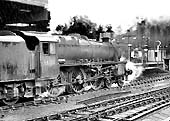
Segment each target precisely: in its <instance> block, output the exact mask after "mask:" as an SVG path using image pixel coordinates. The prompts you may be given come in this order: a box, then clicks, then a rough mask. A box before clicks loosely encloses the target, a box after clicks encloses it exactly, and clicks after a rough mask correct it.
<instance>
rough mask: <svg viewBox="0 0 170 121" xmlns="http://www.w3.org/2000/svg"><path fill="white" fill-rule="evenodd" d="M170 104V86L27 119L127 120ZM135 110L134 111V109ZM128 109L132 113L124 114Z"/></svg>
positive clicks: (58, 120)
mask: <svg viewBox="0 0 170 121" xmlns="http://www.w3.org/2000/svg"><path fill="white" fill-rule="evenodd" d="M169 104H170V87H168V88H163V89H159V90H155V91H151V92H146V93H141V94H136V95H132V96H127V97H122V98H117V99H110V100H107V101H102V102H98V103H95V104H91V105H87V106H84V107H81V108H77V109H73V110H68V111H64V112H59V113H57V114H53V115H49V116H44V117H37V118H34V119H28V120H26V121H52V120H54V121H106V120H107V121H109V120H110V121H126V120H130V121H131V120H134V119H135V118H139V117H140V116H142V115H146V112H147V113H148V112H149V111H150V110H152V111H153V110H154V108H158V107H159V108H160V106H165V105H169ZM132 110H133V111H132ZM127 111H132V112H133V113H132V112H131V114H130V113H129V114H126V115H122V114H123V113H126V112H127Z"/></svg>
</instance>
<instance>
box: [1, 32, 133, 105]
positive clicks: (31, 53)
mask: <svg viewBox="0 0 170 121" xmlns="http://www.w3.org/2000/svg"><path fill="white" fill-rule="evenodd" d="M119 58H120V52H119V51H118V48H117V47H116V45H114V44H111V43H109V42H96V41H89V39H87V38H86V37H83V36H80V35H79V36H74V35H70V36H61V35H48V34H45V33H34V32H20V31H13V32H12V31H7V30H6V31H5V30H4V31H0V100H2V101H3V102H4V103H5V104H7V105H12V104H14V103H16V102H17V101H18V100H19V98H21V97H35V96H38V95H41V94H42V93H43V92H46V91H48V92H49V93H50V94H51V95H53V96H58V95H60V93H61V91H60V90H62V89H63V90H64V91H67V92H72V93H73V92H74V93H80V92H82V91H84V90H85V87H87V86H91V88H92V89H94V90H98V89H100V88H102V87H104V86H106V87H108V88H110V87H111V86H112V84H113V83H116V84H118V86H122V85H123V81H124V80H125V78H126V76H127V75H128V74H130V71H127V70H126V69H125V65H126V62H125V61H121V62H120V61H119Z"/></svg>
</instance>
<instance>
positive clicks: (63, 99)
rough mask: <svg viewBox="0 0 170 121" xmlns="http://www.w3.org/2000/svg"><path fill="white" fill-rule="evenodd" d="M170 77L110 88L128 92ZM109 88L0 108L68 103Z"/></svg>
mask: <svg viewBox="0 0 170 121" xmlns="http://www.w3.org/2000/svg"><path fill="white" fill-rule="evenodd" d="M168 79H170V76H169V75H168V74H163V75H159V76H157V77H151V78H146V79H140V80H134V81H132V82H130V83H129V84H127V85H124V86H123V87H122V88H120V87H113V88H110V89H113V90H117V91H120V93H126V92H127V93H128V92H130V90H131V89H132V88H134V89H139V88H144V87H145V88H147V87H149V86H151V84H153V83H156V82H159V81H162V80H168ZM110 89H109V88H103V89H100V90H91V91H87V92H82V93H80V94H69V95H61V96H58V97H47V98H40V99H35V100H33V101H28V102H24V103H17V104H14V105H6V106H1V107H0V110H1V112H8V111H10V110H17V109H19V108H21V107H28V106H39V105H47V104H49V103H55V104H60V103H67V101H68V99H69V98H70V97H74V96H77V95H83V94H86V93H92V92H99V91H103V90H110Z"/></svg>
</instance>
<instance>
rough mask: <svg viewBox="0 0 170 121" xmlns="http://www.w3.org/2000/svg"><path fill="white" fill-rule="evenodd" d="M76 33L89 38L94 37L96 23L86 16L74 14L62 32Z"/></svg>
mask: <svg viewBox="0 0 170 121" xmlns="http://www.w3.org/2000/svg"><path fill="white" fill-rule="evenodd" d="M71 33H78V34H80V35H85V36H87V37H89V38H92V39H95V38H96V24H95V23H93V22H91V21H90V20H89V19H88V17H87V16H84V17H83V16H74V17H73V18H72V19H71V21H70V25H69V28H68V29H67V30H65V32H64V34H71Z"/></svg>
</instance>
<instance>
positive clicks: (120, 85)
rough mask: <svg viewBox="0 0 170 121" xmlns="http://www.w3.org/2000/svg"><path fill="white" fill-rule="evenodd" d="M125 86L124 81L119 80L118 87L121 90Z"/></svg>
mask: <svg viewBox="0 0 170 121" xmlns="http://www.w3.org/2000/svg"><path fill="white" fill-rule="evenodd" d="M123 84H124V82H123V81H122V80H118V82H117V85H118V86H119V87H120V88H122V87H123Z"/></svg>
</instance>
